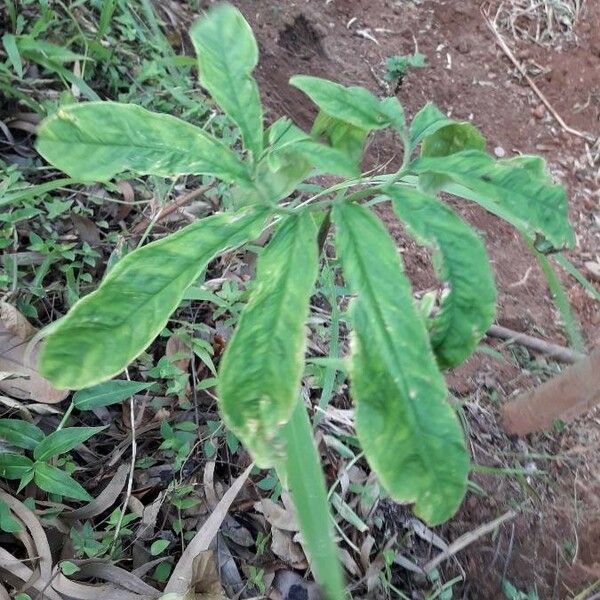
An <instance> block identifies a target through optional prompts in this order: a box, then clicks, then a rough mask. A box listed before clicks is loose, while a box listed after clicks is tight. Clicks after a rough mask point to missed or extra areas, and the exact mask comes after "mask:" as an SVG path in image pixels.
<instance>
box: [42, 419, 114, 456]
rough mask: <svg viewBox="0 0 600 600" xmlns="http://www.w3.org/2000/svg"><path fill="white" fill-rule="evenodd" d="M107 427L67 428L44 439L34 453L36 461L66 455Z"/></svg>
mask: <svg viewBox="0 0 600 600" xmlns="http://www.w3.org/2000/svg"><path fill="white" fill-rule="evenodd" d="M103 429H106V427H65V428H64V429H59V430H58V431H55V432H53V433H51V434H50V435H49V436H48V437H46V438H45V439H43V440H42V441H41V442H40V443H39V444H38V445H37V446H36V448H35V450H34V451H33V458H35V459H36V460H42V461H44V460H48V459H49V458H52V457H53V456H56V455H57V454H64V453H65V452H68V451H69V450H73V448H76V447H77V446H79V444H83V442H85V441H86V440H87V439H89V438H91V437H92V436H93V435H94V434H96V433H98V432H99V431H102V430H103Z"/></svg>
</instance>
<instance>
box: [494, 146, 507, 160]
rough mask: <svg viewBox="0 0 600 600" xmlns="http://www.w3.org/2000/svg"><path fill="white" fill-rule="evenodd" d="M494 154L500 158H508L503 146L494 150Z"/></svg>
mask: <svg viewBox="0 0 600 600" xmlns="http://www.w3.org/2000/svg"><path fill="white" fill-rule="evenodd" d="M494 154H495V155H496V156H497V157H498V158H504V157H505V156H506V150H505V149H504V148H503V147H502V146H496V147H495V148H494Z"/></svg>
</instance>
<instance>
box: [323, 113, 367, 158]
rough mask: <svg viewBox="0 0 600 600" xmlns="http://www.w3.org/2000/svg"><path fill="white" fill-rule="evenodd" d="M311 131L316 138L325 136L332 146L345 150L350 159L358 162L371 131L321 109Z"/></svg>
mask: <svg viewBox="0 0 600 600" xmlns="http://www.w3.org/2000/svg"><path fill="white" fill-rule="evenodd" d="M311 133H312V135H313V136H314V137H316V138H325V139H326V140H327V141H328V142H329V144H330V145H331V147H332V148H336V149H337V150H340V151H342V152H344V153H345V154H347V155H348V157H349V158H350V160H352V161H353V162H354V163H355V164H358V163H359V162H360V159H361V158H362V155H363V149H364V146H365V140H366V139H367V135H368V133H369V132H368V131H367V130H366V129H362V128H361V127H356V126H355V125H351V124H350V123H346V122H345V121H342V120H341V119H336V118H335V117H332V116H330V115H328V114H327V113H325V112H323V111H321V112H319V114H318V115H317V118H316V119H315V122H314V125H313V128H312V131H311Z"/></svg>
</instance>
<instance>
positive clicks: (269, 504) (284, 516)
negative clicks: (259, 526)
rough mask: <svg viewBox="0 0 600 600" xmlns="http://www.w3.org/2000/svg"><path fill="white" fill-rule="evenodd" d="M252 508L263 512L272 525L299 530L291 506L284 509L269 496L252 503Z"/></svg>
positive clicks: (286, 529)
mask: <svg viewBox="0 0 600 600" xmlns="http://www.w3.org/2000/svg"><path fill="white" fill-rule="evenodd" d="M254 508H255V509H256V510H257V511H258V512H259V513H261V514H263V515H264V516H265V519H267V521H268V522H269V523H270V524H271V525H272V526H273V527H277V529H283V530H284V531H300V527H299V526H298V521H297V519H296V515H295V514H294V512H293V511H292V510H291V508H287V509H285V508H283V507H282V506H279V504H275V502H273V500H270V499H269V498H263V499H262V500H261V501H260V502H257V503H256V504H255V505H254Z"/></svg>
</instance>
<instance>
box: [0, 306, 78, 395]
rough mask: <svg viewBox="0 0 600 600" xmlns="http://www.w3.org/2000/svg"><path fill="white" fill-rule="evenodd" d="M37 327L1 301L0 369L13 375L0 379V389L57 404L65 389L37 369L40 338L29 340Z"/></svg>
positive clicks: (66, 391)
mask: <svg viewBox="0 0 600 600" xmlns="http://www.w3.org/2000/svg"><path fill="white" fill-rule="evenodd" d="M36 333H37V329H36V328H35V327H33V325H31V323H29V321H27V319H26V318H25V317H24V316H23V315H22V314H21V313H20V312H19V311H18V310H17V309H16V308H15V307H14V306H12V305H10V304H8V303H6V302H0V371H4V372H8V373H12V374H14V375H15V376H13V377H9V378H6V379H2V380H0V391H2V392H4V393H6V394H8V395H9V396H14V397H15V398H19V399H21V400H35V401H37V402H42V403H44V404H56V403H57V402H61V401H62V400H64V399H65V398H66V397H67V396H68V394H69V391H68V390H57V389H56V388H55V387H53V386H52V385H51V383H50V382H49V381H48V380H46V379H44V378H43V377H42V376H41V375H40V374H39V373H38V371H37V368H36V366H35V365H36V364H37V358H38V351H39V342H33V343H32V344H29V341H30V340H31V339H32V338H33V336H34V335H35V334H36Z"/></svg>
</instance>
